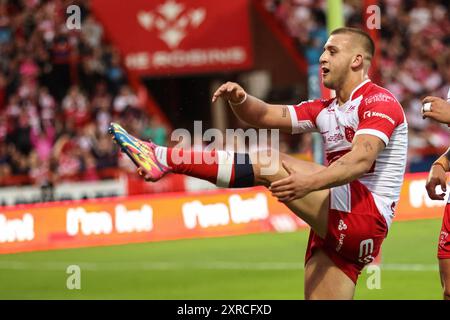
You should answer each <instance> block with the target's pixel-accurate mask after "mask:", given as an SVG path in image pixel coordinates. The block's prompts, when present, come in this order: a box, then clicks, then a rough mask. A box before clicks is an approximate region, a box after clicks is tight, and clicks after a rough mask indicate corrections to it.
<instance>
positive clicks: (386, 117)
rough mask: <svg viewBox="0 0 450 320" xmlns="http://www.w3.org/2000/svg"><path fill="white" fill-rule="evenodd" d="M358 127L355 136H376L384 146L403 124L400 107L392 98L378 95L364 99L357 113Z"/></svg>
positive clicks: (404, 122)
mask: <svg viewBox="0 0 450 320" xmlns="http://www.w3.org/2000/svg"><path fill="white" fill-rule="evenodd" d="M358 117H359V125H358V129H357V130H356V133H355V135H358V134H370V135H374V136H377V137H378V138H380V139H381V140H383V142H384V143H385V145H388V143H389V140H390V138H391V136H392V133H393V132H394V130H395V128H396V127H398V126H400V125H402V124H405V125H406V120H405V114H404V112H403V109H402V106H401V105H400V104H399V103H398V102H397V100H395V99H394V98H393V97H391V96H388V95H382V96H380V95H379V94H378V95H377V96H372V97H368V98H366V103H365V104H364V105H362V108H360V109H359V112H358Z"/></svg>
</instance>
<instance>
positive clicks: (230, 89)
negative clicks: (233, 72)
mask: <svg viewBox="0 0 450 320" xmlns="http://www.w3.org/2000/svg"><path fill="white" fill-rule="evenodd" d="M245 96H246V93H245V90H244V89H243V88H242V87H241V86H240V85H238V84H237V83H234V82H227V83H224V84H223V85H221V86H220V87H219V89H217V90H216V92H214V95H213V97H212V102H213V103H214V102H216V101H217V99H218V98H223V99H225V100H227V101H230V102H231V103H235V104H239V103H241V102H242V101H243V100H244V99H245Z"/></svg>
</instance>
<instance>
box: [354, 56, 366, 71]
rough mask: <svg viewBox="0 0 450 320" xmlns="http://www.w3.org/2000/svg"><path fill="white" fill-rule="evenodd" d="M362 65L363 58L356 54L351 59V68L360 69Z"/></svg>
mask: <svg viewBox="0 0 450 320" xmlns="http://www.w3.org/2000/svg"><path fill="white" fill-rule="evenodd" d="M363 64H364V57H363V55H362V54H360V53H358V54H356V55H355V56H354V57H353V60H352V64H351V67H352V68H353V69H359V68H362V67H363Z"/></svg>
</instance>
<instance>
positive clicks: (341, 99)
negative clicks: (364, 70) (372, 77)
mask: <svg viewBox="0 0 450 320" xmlns="http://www.w3.org/2000/svg"><path fill="white" fill-rule="evenodd" d="M347 79H348V80H347V81H346V82H345V83H344V84H343V86H342V87H341V88H340V89H338V90H336V98H337V101H338V104H339V105H340V106H341V105H343V104H344V103H346V102H347V101H348V100H349V99H350V95H351V94H352V92H353V90H355V88H356V87H357V86H359V85H360V84H361V83H362V82H364V81H366V80H368V79H369V77H368V76H367V75H365V76H362V77H353V78H347Z"/></svg>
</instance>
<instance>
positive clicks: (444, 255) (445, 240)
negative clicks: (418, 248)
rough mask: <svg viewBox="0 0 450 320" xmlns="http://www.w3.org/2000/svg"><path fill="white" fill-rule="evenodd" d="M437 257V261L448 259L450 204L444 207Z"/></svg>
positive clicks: (449, 251)
mask: <svg viewBox="0 0 450 320" xmlns="http://www.w3.org/2000/svg"><path fill="white" fill-rule="evenodd" d="M437 256H438V259H450V203H447V205H446V206H445V211H444V218H443V219H442V228H441V233H440V234H439V242H438V254H437Z"/></svg>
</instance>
